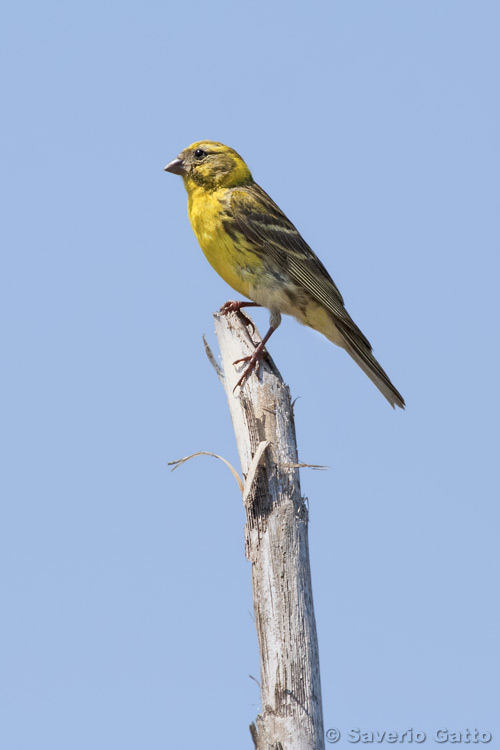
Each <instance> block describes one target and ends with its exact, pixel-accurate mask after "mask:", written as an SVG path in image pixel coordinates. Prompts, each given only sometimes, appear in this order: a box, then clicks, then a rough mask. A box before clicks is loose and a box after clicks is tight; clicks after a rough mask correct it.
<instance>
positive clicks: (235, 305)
mask: <svg viewBox="0 0 500 750" xmlns="http://www.w3.org/2000/svg"><path fill="white" fill-rule="evenodd" d="M242 307H260V305H258V304H257V303H256V302H236V301H235V300H229V302H226V303H225V304H223V305H222V307H221V309H220V310H219V312H220V313H221V315H229V313H232V312H235V313H236V315H237V316H238V318H239V319H240V320H241V322H242V323H243V324H244V325H246V326H247V327H248V326H252V336H253V334H254V333H255V326H254V324H253V323H252V321H251V320H250V318H248V317H247V316H246V315H245V313H242V312H241V308H242Z"/></svg>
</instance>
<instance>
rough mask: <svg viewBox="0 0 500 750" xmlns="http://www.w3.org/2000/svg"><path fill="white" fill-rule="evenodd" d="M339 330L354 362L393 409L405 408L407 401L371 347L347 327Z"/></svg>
mask: <svg viewBox="0 0 500 750" xmlns="http://www.w3.org/2000/svg"><path fill="white" fill-rule="evenodd" d="M337 325H338V328H339V330H340V332H341V334H342V338H343V340H344V344H343V345H344V348H345V350H346V351H347V352H348V353H349V354H350V355H351V357H352V358H353V360H354V361H355V362H357V364H358V365H359V366H360V367H361V369H362V370H363V372H365V373H366V374H367V375H368V377H369V378H370V380H371V381H372V383H375V385H376V386H377V388H378V389H379V391H380V392H381V393H382V395H383V396H385V398H386V399H387V400H388V402H389V403H390V405H391V406H392V408H393V409H394V407H395V406H399V408H400V409H404V408H405V401H404V398H403V397H402V395H401V394H400V393H399V391H397V390H396V388H395V387H394V386H393V384H392V383H391V381H390V380H389V377H388V375H387V373H386V372H384V370H383V369H382V368H381V367H380V365H379V363H378V362H377V360H376V359H375V357H374V356H373V354H372V350H371V347H370V346H369V345H367V344H366V343H365V342H364V341H363V340H362V339H360V338H359V337H358V336H356V333H355V332H353V331H351V330H349V329H348V328H347V326H340V325H339V324H338V323H337Z"/></svg>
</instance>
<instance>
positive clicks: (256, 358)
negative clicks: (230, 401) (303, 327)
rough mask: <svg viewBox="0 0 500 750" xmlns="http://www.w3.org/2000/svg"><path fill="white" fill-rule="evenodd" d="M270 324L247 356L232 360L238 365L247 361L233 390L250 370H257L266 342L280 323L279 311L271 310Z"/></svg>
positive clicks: (240, 383) (240, 384) (249, 373)
mask: <svg viewBox="0 0 500 750" xmlns="http://www.w3.org/2000/svg"><path fill="white" fill-rule="evenodd" d="M269 323H270V326H269V330H268V332H267V333H266V335H265V336H264V338H263V339H262V341H261V342H260V344H259V345H258V347H257V348H256V349H255V351H254V353H253V354H250V355H249V356H248V357H242V358H241V359H237V360H236V361H235V362H233V365H238V364H239V363H240V362H248V367H247V369H246V370H245V372H244V373H243V375H242V376H241V378H240V379H239V380H238V382H237V383H236V385H235V386H234V388H233V393H234V391H235V390H236V389H237V388H238V386H242V385H243V383H244V382H245V381H246V380H247V378H248V377H249V376H250V375H251V374H252V372H253V371H254V370H255V372H258V369H259V363H260V361H261V359H262V358H263V356H264V352H265V348H266V344H267V342H268V341H269V339H270V338H271V336H272V335H273V333H274V332H275V330H276V329H277V327H278V326H279V324H280V323H281V315H280V313H279V312H276V311H271V319H270V321H269Z"/></svg>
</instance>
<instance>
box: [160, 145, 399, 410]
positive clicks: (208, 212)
mask: <svg viewBox="0 0 500 750" xmlns="http://www.w3.org/2000/svg"><path fill="white" fill-rule="evenodd" d="M165 170H166V171H167V172H173V174H178V175H181V176H182V177H183V179H184V185H185V187H186V190H187V193H188V212H189V219H190V221H191V226H192V227H193V230H194V233H195V235H196V237H197V239H198V242H199V243H200V245H201V248H202V250H203V252H204V253H205V255H206V257H207V260H208V261H209V263H210V264H211V265H212V266H213V267H214V268H215V270H216V271H217V273H218V274H219V275H220V276H222V278H223V279H224V281H226V282H227V283H228V284H229V285H230V286H232V287H233V289H235V290H236V291H237V292H238V293H239V294H242V295H244V296H245V297H248V298H249V299H250V300H252V302H246V301H242V302H227V303H226V304H225V305H223V307H222V308H221V312H223V313H229V312H233V311H234V312H240V311H241V308H242V307H251V306H253V307H260V306H262V307H267V308H268V309H269V310H270V313H271V317H270V328H269V331H268V332H267V334H266V335H265V336H264V338H263V340H262V343H261V344H259V346H258V347H257V348H256V349H255V352H254V353H253V355H252V356H251V357H246V358H245V360H246V361H248V367H247V368H246V370H245V372H244V373H243V375H242V377H241V378H240V380H239V383H238V385H242V384H243V383H244V382H245V380H246V378H247V377H248V376H249V375H250V373H251V372H252V370H254V369H255V368H256V367H257V366H258V362H259V360H260V359H261V358H262V356H263V353H264V347H265V345H266V342H267V341H268V340H269V337H270V336H271V334H272V333H273V331H275V330H276V328H277V327H278V326H279V324H280V322H281V314H282V313H284V314H285V315H293V316H294V318H296V319H297V320H298V321H299V322H300V323H303V324H304V325H307V326H309V327H310V328H314V329H315V330H316V331H320V333H322V334H324V335H325V336H326V337H327V338H328V339H329V340H330V341H332V342H333V343H334V344H337V345H338V346H341V347H342V348H343V349H345V350H346V351H347V352H348V353H349V354H350V355H351V357H352V358H353V359H354V361H355V362H357V363H358V365H359V366H360V367H361V369H362V370H363V371H364V372H365V373H366V374H367V375H368V377H369V378H370V379H371V380H372V381H373V382H374V383H375V385H376V386H377V388H378V389H379V390H380V391H381V393H382V394H383V395H384V396H385V398H386V399H387V400H388V401H389V403H390V404H391V406H392V407H394V406H399V407H400V408H402V409H404V406H405V402H404V399H403V397H402V396H401V394H400V393H398V391H397V390H396V388H395V387H394V386H393V384H392V383H391V381H390V380H389V378H388V376H387V375H386V373H385V372H384V370H383V369H382V368H381V366H380V365H379V363H378V362H377V360H376V359H375V357H374V356H373V354H372V348H371V346H370V343H369V341H368V339H367V338H366V337H365V336H364V335H363V334H362V333H361V331H360V329H359V328H358V327H357V325H356V324H355V322H354V321H353V319H352V318H351V317H350V315H349V314H348V312H347V310H346V309H345V307H344V300H343V299H342V295H341V294H340V292H339V290H338V289H337V287H336V286H335V283H334V282H333V280H332V278H331V277H330V275H329V273H328V271H327V270H326V268H325V267H324V265H323V264H322V263H321V261H320V260H319V258H318V257H317V256H316V255H315V253H314V252H313V251H312V250H311V248H310V247H309V245H308V244H307V243H306V242H305V240H303V239H302V237H301V235H300V233H299V232H298V230H297V229H296V228H295V227H294V225H293V224H292V223H291V221H289V220H288V219H287V217H286V216H285V214H284V213H283V212H282V211H281V210H280V209H279V208H278V206H277V205H276V203H274V201H272V200H271V198H270V197H269V196H268V195H267V193H265V192H264V190H262V188H261V187H259V185H257V184H256V183H255V182H254V180H253V178H252V175H251V173H250V170H249V169H248V167H247V165H246V164H245V162H244V161H243V159H242V158H241V156H240V155H239V154H237V153H236V151H234V149H232V148H229V147H228V146H224V145H223V144H222V143H217V142H215V141H199V142H197V143H193V144H192V145H191V146H189V147H188V148H186V149H185V150H184V151H182V152H181V153H180V154H179V156H178V157H177V159H174V160H173V161H171V162H170V164H167V166H166V167H165ZM239 361H242V360H239Z"/></svg>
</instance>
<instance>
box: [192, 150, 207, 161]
mask: <svg viewBox="0 0 500 750" xmlns="http://www.w3.org/2000/svg"><path fill="white" fill-rule="evenodd" d="M206 155H207V152H206V151H203V149H202V148H197V149H196V151H195V152H194V156H195V159H203V157H204V156H206Z"/></svg>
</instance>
